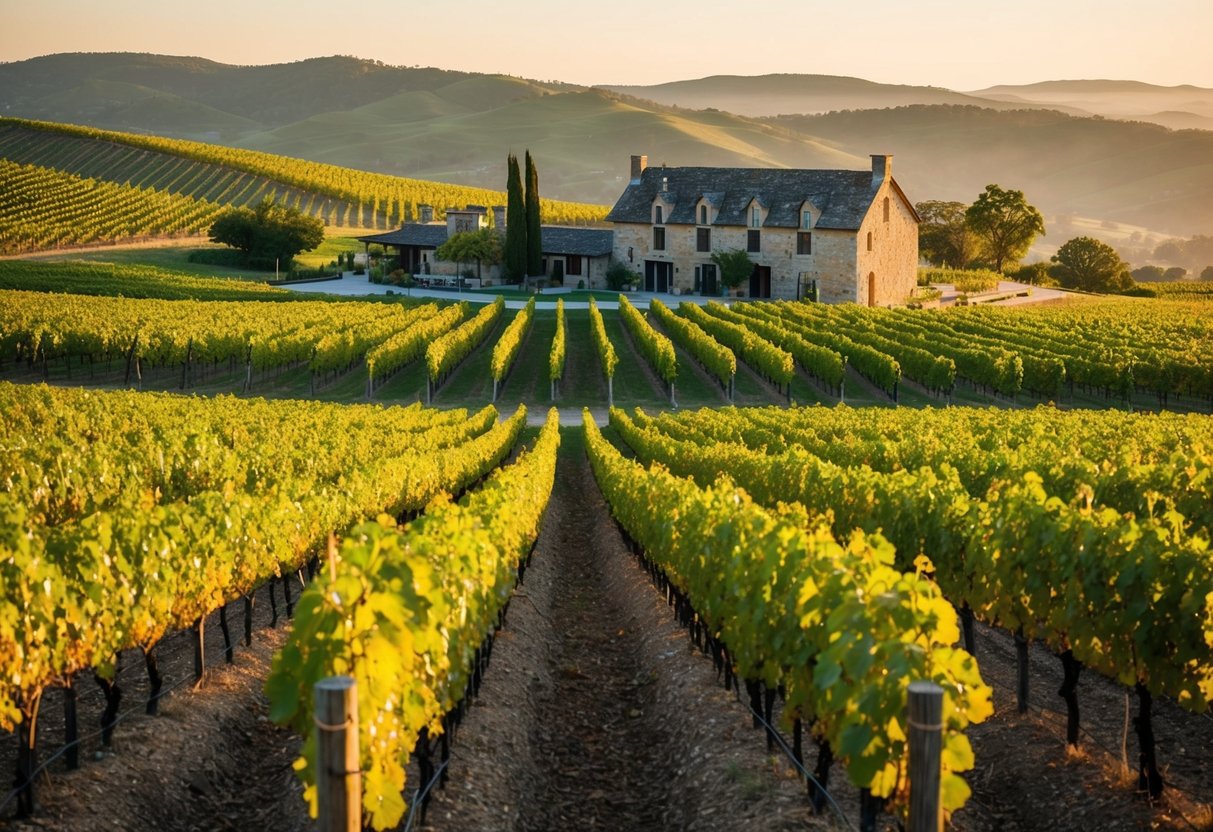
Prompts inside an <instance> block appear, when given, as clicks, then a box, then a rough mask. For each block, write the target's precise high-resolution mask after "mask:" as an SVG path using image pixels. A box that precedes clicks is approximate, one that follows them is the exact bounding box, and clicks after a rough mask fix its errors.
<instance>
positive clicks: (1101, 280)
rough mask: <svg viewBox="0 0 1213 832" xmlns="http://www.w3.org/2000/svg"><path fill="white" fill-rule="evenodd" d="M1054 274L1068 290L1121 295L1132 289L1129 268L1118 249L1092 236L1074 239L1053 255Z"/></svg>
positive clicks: (1131, 277)
mask: <svg viewBox="0 0 1213 832" xmlns="http://www.w3.org/2000/svg"><path fill="white" fill-rule="evenodd" d="M1052 260H1053V262H1054V263H1056V264H1057V265H1056V266H1054V267H1053V269H1052V274H1053V276H1054V277H1056V278H1057V279H1058V281H1060V282H1061V285H1062V286H1064V287H1066V288H1067V289H1082V290H1084V291H1087V292H1122V291H1124V290H1126V289H1131V288H1133V276H1132V275H1131V274H1129V267H1128V266H1127V265H1125V262H1124V261H1123V260H1121V259H1120V255H1119V254H1117V253H1116V249H1114V248H1112V247H1111V246H1110V245H1108V244H1107V243H1101V242H1100V241H1099V240H1096V239H1093V238H1091V237H1075V238H1074V239H1073V240H1070V241H1069V242H1067V243H1065V244H1064V245H1063V246H1062V247H1061V248H1059V249H1058V250H1057V254H1055V255H1053V258H1052Z"/></svg>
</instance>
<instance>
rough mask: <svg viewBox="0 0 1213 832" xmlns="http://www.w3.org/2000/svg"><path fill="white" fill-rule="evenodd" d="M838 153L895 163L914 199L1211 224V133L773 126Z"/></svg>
mask: <svg viewBox="0 0 1213 832" xmlns="http://www.w3.org/2000/svg"><path fill="white" fill-rule="evenodd" d="M772 123H774V124H778V125H780V126H783V127H787V128H788V129H791V130H795V131H797V132H802V133H805V134H809V135H814V136H817V137H818V138H819V139H821V140H824V141H827V142H832V143H837V144H838V145H839V146H841V147H845V148H854V147H858V146H865V147H878V148H880V149H882V150H883V151H887V152H890V153H893V154H895V161H894V172H895V174H896V176H897V179H898V181H899V182H900V183H901V184H902V185H903V187H905V188H906V190H907V191H908V192H909V193H910V195H911V198H912V199H915V200H921V199H958V200H963V201H966V202H968V201H972V200H973V199H974V198H975V197H976V196H977V194H978V193H979V192H980V191H981V189H982V188H984V187H985V186H986V184H988V183H990V182H998V183H1000V184H1001V185H1003V186H1004V187H1012V188H1017V189H1020V190H1022V191H1024V192H1025V193H1026V194H1027V195H1028V197H1029V199H1031V200H1032V201H1033V202H1034V203H1035V204H1036V205H1037V206H1038V207H1040V208H1041V209H1042V210H1043V211H1044V212H1045V213H1046V214H1049V215H1054V216H1056V215H1062V214H1077V215H1080V216H1090V217H1098V218H1101V219H1108V220H1114V221H1118V222H1126V223H1132V224H1135V225H1142V226H1146V227H1148V228H1151V229H1155V230H1160V231H1167V232H1169V233H1172V234H1195V233H1203V232H1207V230H1208V228H1209V227H1210V225H1211V224H1213V205H1211V204H1210V202H1209V194H1210V193H1213V132H1209V131H1203V130H1186V131H1173V130H1168V129H1166V128H1163V127H1159V126H1156V125H1153V124H1144V123H1140V122H1120V121H1107V120H1103V119H1090V118H1075V117H1072V116H1067V115H1064V114H1062V113H1057V112H1049V111H1032V110H1017V111H1006V112H997V111H993V110H986V109H981V108H978V107H950V106H937V107H927V106H915V107H903V108H898V109H892V110H869V111H865V112H851V113H831V114H828V115H820V116H797V117H787V118H779V119H772Z"/></svg>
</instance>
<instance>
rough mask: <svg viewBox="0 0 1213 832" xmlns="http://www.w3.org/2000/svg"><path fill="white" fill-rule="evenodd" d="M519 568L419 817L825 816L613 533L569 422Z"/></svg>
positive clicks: (605, 824)
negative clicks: (483, 668) (440, 779)
mask: <svg viewBox="0 0 1213 832" xmlns="http://www.w3.org/2000/svg"><path fill="white" fill-rule="evenodd" d="M563 440H564V446H563V447H562V448H561V451H560V461H559V465H558V467H557V472H556V478H557V482H556V487H555V490H554V492H553V495H552V500H551V503H550V506H549V508H548V513H547V516H546V517H545V519H544V526H543V531H542V534H541V535H540V538H539V541H538V543H537V545H536V548H535V553H534V556H533V558H532V562H531V566H530V568H529V569H528V570H527V572H526V581H525V584H523V585H522V586H521V587H519V590H518V593H517V595H516V596H515V598H514V599H513V601H512V602H511V604H510V609H509V615H508V618H507V621H506V626H505V628H504V629H503V630H501V632H500V633H499V634H498V637H497V642H496V645H495V646H494V648H493V660H492V665H491V666H490V668H489V671H488V674H487V675H486V677H485V682H484V685H483V686H482V688H481V696H480V700H479V701H478V702H477V703H476V704H475V705H474V706H473V707H472V709H471V713H470V716H469V718H468V720H467V721H465V723H464V725H463V727H462V728H461V729H460V731H459V736H458V741H457V742H456V744H455V746H454V749H453V751H452V760H451V769H450V772H451V774H450V776H451V779H450V782H449V784H448V785H447V787H446V789H445V790H444V791H439V792H436V796H435V799H434V801H433V803H432V804H431V806H430V809H429V813H428V817H427V823H428V826H426V827H425V828H427V829H431V830H435V831H436V832H455V830H465V829H493V830H507V829H513V830H561V829H578V830H592V829H628V830H632V829H696V830H709V832H710V831H711V830H735V829H747V830H751V829H753V830H782V829H803V828H805V826H806V824H808V825H809V827H810V828H812V827H813V826H815V825H816V826H818V827H819V828H828V825H827V824H826V823H825V822H824V821H823V820H821V819H814V818H812V817H811V816H810V815H809V813H808V810H807V808H806V801H805V797H804V791H803V786H802V785H801V784H800V782H799V780H798V779H796V778H795V777H792V776H791V775H790V774H789V772H788V769H787V768H786V766H784V765H783V764H782V763H781V762H780V761H779V760H775V759H772V758H770V757H768V756H767V754H766V749H765V744H764V742H763V740H762V734H761V733H760V732H758V731H755V730H754V729H753V728H752V727H751V724H750V718H749V715H748V712H746V711H745V710H744V709H743V707H742V706H741V705H740V704H738V703H737V701H736V700H735V698H734V697H733V695H732V694H731V693H728V692H726V691H725V690H724V689H723V688H722V687H721V686H720V684H719V683H718V682H717V681H716V678H715V671H714V670H713V668H712V664H711V662H710V661H709V660H708V659H706V658H704V657H703V656H701V655H700V654H699V653H698V652H696V651H693V650H692V649H691V647H690V642H689V639H688V638H687V635H686V633H685V631H683V630H680V629H679V628H678V627H677V625H676V624H675V623H674V620H673V617H672V615H671V614H670V611H669V608H668V607H667V606H666V604H665V602H664V601H663V600H662V599H661V598H660V597H659V596H658V595H657V592H656V591H655V590H654V588H653V586H652V584H651V583H650V582H649V581H648V578H647V575H645V573H644V572H643V571H642V570H641V569H640V568H639V567H638V566H637V565H636V563H635V561H634V560H632V559H631V558H630V557H629V556H628V554H627V551H626V549H625V548H624V545H623V541H622V540H621V538H620V536H619V533H618V531H617V529H616V528H615V526H614V523H613V521H612V520H611V519H610V515H609V513H608V510H607V507H606V504H605V502H604V500H603V498H602V494H601V492H600V491H599V490H598V486H597V484H596V483H595V482H594V476H593V473H592V472H591V470H590V467H589V464H588V462H587V461H586V459H585V454H584V445H583V444H582V442H581V436H580V432H579V431H567V432H566V433H565V435H564V437H563Z"/></svg>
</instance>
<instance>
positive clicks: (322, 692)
mask: <svg viewBox="0 0 1213 832" xmlns="http://www.w3.org/2000/svg"><path fill="white" fill-rule="evenodd" d="M314 696H315V717H314V720H315V723H316V760H317V765H316V801H317V808H318V810H319V811H318V818H317V820H318V821H319V824H318V828H319V829H320V832H359V830H361V829H362V773H361V771H360V759H359V752H358V686H357V684H356V683H355V682H354V680H353V678H352V677H350V676H330V677H329V678H327V679H321V680H320V681H319V682H317V683H316V687H315V689H314Z"/></svg>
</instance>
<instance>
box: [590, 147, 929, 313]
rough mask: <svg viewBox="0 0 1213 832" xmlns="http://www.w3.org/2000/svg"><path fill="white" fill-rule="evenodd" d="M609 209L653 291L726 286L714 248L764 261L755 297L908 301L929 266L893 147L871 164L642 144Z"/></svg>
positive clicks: (711, 291) (713, 290)
mask: <svg viewBox="0 0 1213 832" xmlns="http://www.w3.org/2000/svg"><path fill="white" fill-rule="evenodd" d="M607 220H608V221H610V222H611V223H613V224H614V229H615V235H614V258H615V260H616V261H618V262H621V263H625V264H627V265H628V267H629V268H631V269H632V270H633V271H635V273H636V275H637V279H638V282H639V283H640V284H641V286H642V287H643V288H644V289H645V290H647V291H655V292H666V291H673V292H678V293H682V294H689V293H694V294H705V295H715V294H719V293H720V292H721V289H722V287H721V285H720V280H719V275H718V269H717V267H716V266H715V264H713V262H712V259H711V256H712V253H713V252H718V251H728V250H732V249H741V250H742V251H746V252H748V253H749V257H750V260H751V261H752V262H753V263H754V269H753V272H752V273H751V275H750V279H749V282H748V284H746V283H743V284H742V285H741V286H740V287H739V288H740V289H741V290H742V292H743V293H744V294H745V296H747V297H752V298H785V299H800V298H807V297H816V298H817V299H819V300H821V301H824V302H827V303H843V302H848V301H849V302H853V303H860V304H864V305H870V306H888V305H894V304H901V303H904V302H905V301H906V299H907V298H908V297H909V296H910V293H911V292H912V291H913V290H914V286H915V284H916V280H917V269H918V223H919V218H918V214H917V213H916V212H915V210H914V206H913V204H912V203H911V202H910V200H909V199H908V198H907V197H906V195H905V193H904V192H903V191H902V190H901V188H900V187H899V186H898V185H897V182H896V181H894V179H893V157H892V156H872V169H871V170H870V171H850V170H787V169H777V168H707V167H682V168H667V167H659V168H650V167H647V157H645V156H633V157H632V170H631V181H630V182H629V184H628V186H627V188H626V189H625V190H624V192H623V194H622V195H621V196H620V197H619V201H618V202H616V203H615V207H614V208H613V209H612V210H611V213H610V214H608V215H607Z"/></svg>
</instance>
